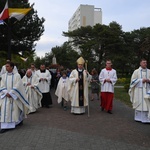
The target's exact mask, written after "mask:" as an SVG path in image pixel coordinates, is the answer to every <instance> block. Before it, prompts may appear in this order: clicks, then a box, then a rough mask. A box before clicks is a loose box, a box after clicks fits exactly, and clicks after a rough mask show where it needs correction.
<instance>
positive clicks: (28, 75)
mask: <svg viewBox="0 0 150 150" xmlns="http://www.w3.org/2000/svg"><path fill="white" fill-rule="evenodd" d="M26 76H27V77H31V76H32V71H31V69H28V70H27V71H26Z"/></svg>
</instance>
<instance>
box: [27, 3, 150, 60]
mask: <svg viewBox="0 0 150 150" xmlns="http://www.w3.org/2000/svg"><path fill="white" fill-rule="evenodd" d="M29 2H30V4H33V3H34V4H35V5H34V9H35V10H37V12H38V16H39V17H40V18H41V17H43V18H45V23H44V27H45V32H44V34H43V36H42V37H41V39H40V40H39V41H38V42H36V43H37V46H36V54H37V55H38V56H40V57H42V56H45V53H47V52H50V51H51V48H52V47H55V46H61V45H62V44H63V43H64V42H65V41H67V38H66V37H63V36H62V32H63V31H65V32H67V31H68V21H69V19H70V18H71V17H72V15H73V13H74V12H75V11H76V9H77V8H78V7H79V5H80V4H88V5H94V6H95V7H96V8H101V9H102V23H103V24H105V25H108V24H109V23H110V22H112V21H116V22H117V23H119V24H120V25H121V26H122V29H123V31H132V30H134V29H140V28H141V27H150V0H29Z"/></svg>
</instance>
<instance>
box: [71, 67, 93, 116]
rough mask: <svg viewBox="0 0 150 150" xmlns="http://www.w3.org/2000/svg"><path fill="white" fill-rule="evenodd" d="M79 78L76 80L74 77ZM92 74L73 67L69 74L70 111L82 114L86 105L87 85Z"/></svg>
mask: <svg viewBox="0 0 150 150" xmlns="http://www.w3.org/2000/svg"><path fill="white" fill-rule="evenodd" d="M78 78H79V79H80V80H79V82H76V79H78ZM91 78H92V76H91V75H90V74H89V73H86V71H85V70H84V69H83V70H80V71H79V70H78V69H74V70H73V71H72V72H71V74H70V76H69V86H68V92H69V99H70V101H71V113H74V114H83V113H85V107H86V106H88V87H89V83H90V80H91Z"/></svg>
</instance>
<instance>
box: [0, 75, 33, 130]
mask: <svg viewBox="0 0 150 150" xmlns="http://www.w3.org/2000/svg"><path fill="white" fill-rule="evenodd" d="M7 93H9V94H10V95H11V98H8V97H6V94H7ZM28 109H30V106H29V102H28V100H27V97H26V93H25V88H24V86H23V83H22V80H21V77H20V75H19V74H18V73H15V74H14V73H5V74H3V75H2V80H1V87H0V110H1V129H9V128H15V126H16V125H17V124H19V123H20V122H21V121H23V119H24V118H25V117H26V114H27V112H28Z"/></svg>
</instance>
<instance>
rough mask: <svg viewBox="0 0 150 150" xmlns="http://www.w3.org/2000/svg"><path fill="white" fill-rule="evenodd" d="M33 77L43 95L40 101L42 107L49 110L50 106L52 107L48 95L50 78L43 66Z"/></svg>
mask: <svg viewBox="0 0 150 150" xmlns="http://www.w3.org/2000/svg"><path fill="white" fill-rule="evenodd" d="M35 75H36V76H37V79H38V82H39V83H38V87H39V89H40V91H41V92H42V95H43V98H42V100H41V104H42V107H46V108H50V105H52V98H51V94H50V81H51V78H52V76H51V74H50V72H49V70H47V69H46V67H45V65H44V64H42V65H40V69H39V70H37V71H36V73H35Z"/></svg>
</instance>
